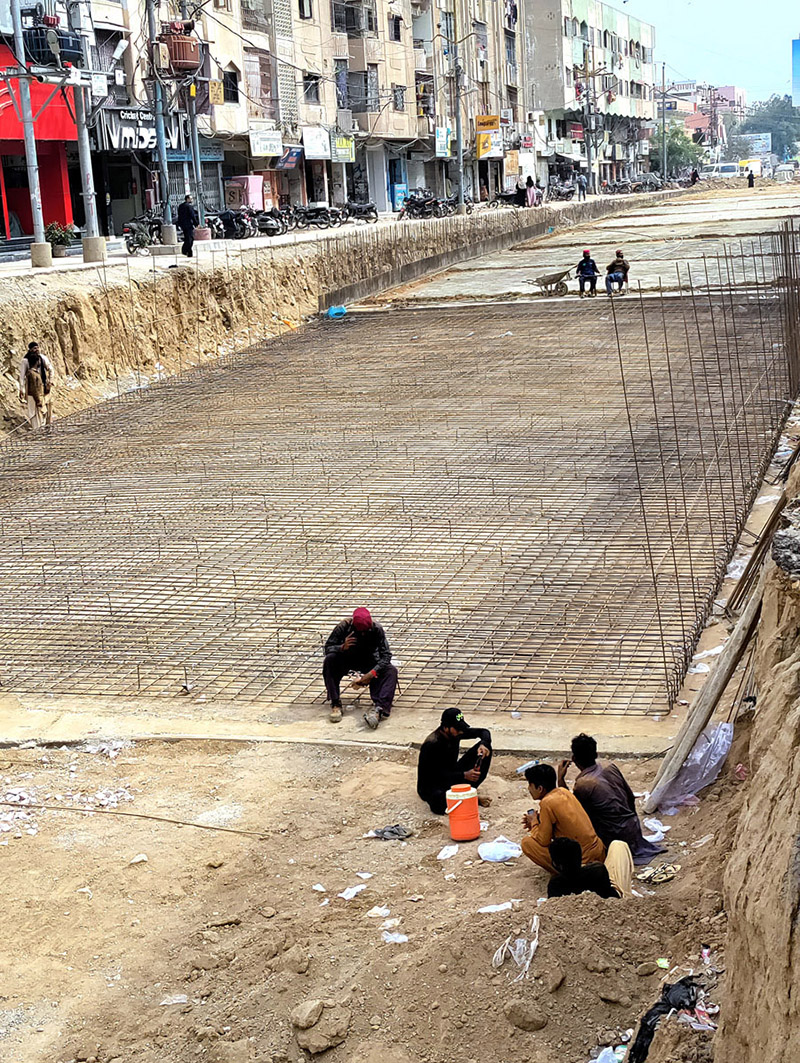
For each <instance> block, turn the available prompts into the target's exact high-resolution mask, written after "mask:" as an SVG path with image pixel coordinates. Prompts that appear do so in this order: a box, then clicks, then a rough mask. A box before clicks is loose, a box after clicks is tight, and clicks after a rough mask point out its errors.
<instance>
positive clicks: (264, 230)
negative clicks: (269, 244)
mask: <svg viewBox="0 0 800 1063" xmlns="http://www.w3.org/2000/svg"><path fill="white" fill-rule="evenodd" d="M256 224H257V225H258V231H259V233H260V234H261V235H262V236H283V235H284V233H286V232H287V231H288V226H287V223H286V221H285V219H284V217H283V214H282V213H281V211H279V210H278V209H277V207H273V208H272V209H271V210H260V211H258V213H257V214H256Z"/></svg>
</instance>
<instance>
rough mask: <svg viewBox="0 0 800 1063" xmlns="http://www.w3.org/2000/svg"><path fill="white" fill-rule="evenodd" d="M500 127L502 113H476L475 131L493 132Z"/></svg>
mask: <svg viewBox="0 0 800 1063" xmlns="http://www.w3.org/2000/svg"><path fill="white" fill-rule="evenodd" d="M499 128H500V115H499V114H476V115H475V132H476V133H491V132H493V131H494V130H495V129H499Z"/></svg>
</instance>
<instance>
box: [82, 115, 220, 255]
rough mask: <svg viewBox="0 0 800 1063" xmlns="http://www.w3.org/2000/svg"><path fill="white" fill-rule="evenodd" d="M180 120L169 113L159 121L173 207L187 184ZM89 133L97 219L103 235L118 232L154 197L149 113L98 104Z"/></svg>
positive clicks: (153, 125)
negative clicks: (162, 120) (162, 130)
mask: <svg viewBox="0 0 800 1063" xmlns="http://www.w3.org/2000/svg"><path fill="white" fill-rule="evenodd" d="M183 120H184V116H183V115H180V114H170V115H167V117H166V121H165V133H166V139H167V167H168V179H169V193H170V203H171V205H172V207H173V210H174V209H177V204H178V203H180V201H181V200H182V199H183V197H184V196H185V195H186V192H187V190H188V189H189V188H190V187H191V186H188V187H187V173H186V157H187V156H186V152H187V149H188V145H187V141H186V137H185V134H184V128H183ZM93 137H94V141H95V144H94V148H95V150H94V151H93V153H92V158H93V164H94V173H95V187H96V189H97V196H98V204H99V205H100V209H99V210H98V214H99V215H100V224H101V227H102V229H103V233H104V235H106V236H113V235H114V234H115V233H116V234H120V233H121V232H122V227H123V225H124V224H125V222H126V221H129V220H130V219H131V218H133V217H135V216H136V215H137V214H141V213H142V211H143V210H145V209H146V208H147V207H151V206H155V204H156V203H157V202H158V195H159V189H158V172H157V170H156V166H157V159H158V154H157V151H156V119H155V115H154V114H153V112H152V111H150V110H149V109H148V108H146V107H104V108H103V109H102V110H101V111H100V112H99V114H98V119H97V125H96V126H95V128H94V131H93ZM213 165H217V166H218V165H219V164H218V163H214V164H213ZM102 204H105V210H103V209H102Z"/></svg>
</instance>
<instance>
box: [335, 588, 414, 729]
mask: <svg viewBox="0 0 800 1063" xmlns="http://www.w3.org/2000/svg"><path fill="white" fill-rule="evenodd" d="M351 671H357V672H361V675H360V676H359V677H358V679H355V680H353V682H352V683H351V686H352V687H354V688H355V689H358V688H359V687H366V686H368V687H369V692H370V696H371V698H372V708H371V709H370V710H369V712H366V713H364V722H365V723H366V725H367V726H368V727H370V728H372V730H373V731H374V730H375V729H376V728H377V726H378V724H379V723H380V722H381V720H385V719H386V718H387V716H388V715H389V714H390V712H391V711H392V702H393V701H394V692H395V690H396V689H397V669H396V668H395V666H394V665H393V664H392V652H391V650H390V649H389V643H388V642H387V641H386V633H385V632H384V630H383V628H382V627H381V625H380V624H378V623H376V622H375V621H374V620H373V619H372V616H371V615H370V612H369V610H368V609H364V608H363V607H362V608H360V609H355V610H354V611H353V616H352V618H350V617H348V619H347V620H342V622H341V623H339V624H337V625H336V627H335V628H334V629H333V631H332V632H331V633H330V635H329V636H328V641H327V642H326V643H325V660H324V662H323V665H322V677H323V679H324V680H325V691H326V693H327V695H328V701H329V702H330V703H331V714H330V721H331V723H339V722H340V721H341V719H342V696H341V690H340V683H341V681H342V678H343V677H344V676H346V675H347V673H348V672H351Z"/></svg>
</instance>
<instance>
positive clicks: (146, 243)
mask: <svg viewBox="0 0 800 1063" xmlns="http://www.w3.org/2000/svg"><path fill="white" fill-rule="evenodd" d="M122 235H123V237H124V239H125V247H126V248H127V249H128V254H129V255H147V254H149V251H148V248H149V247H151V246H152V244H153V239H152V237H151V236H150V230H149V228H148V227H147V225H145V224H144V223H143V222H140V221H137V220H135V219H133V220H131V221H126V222H125V224H124V225H123V227H122Z"/></svg>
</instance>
